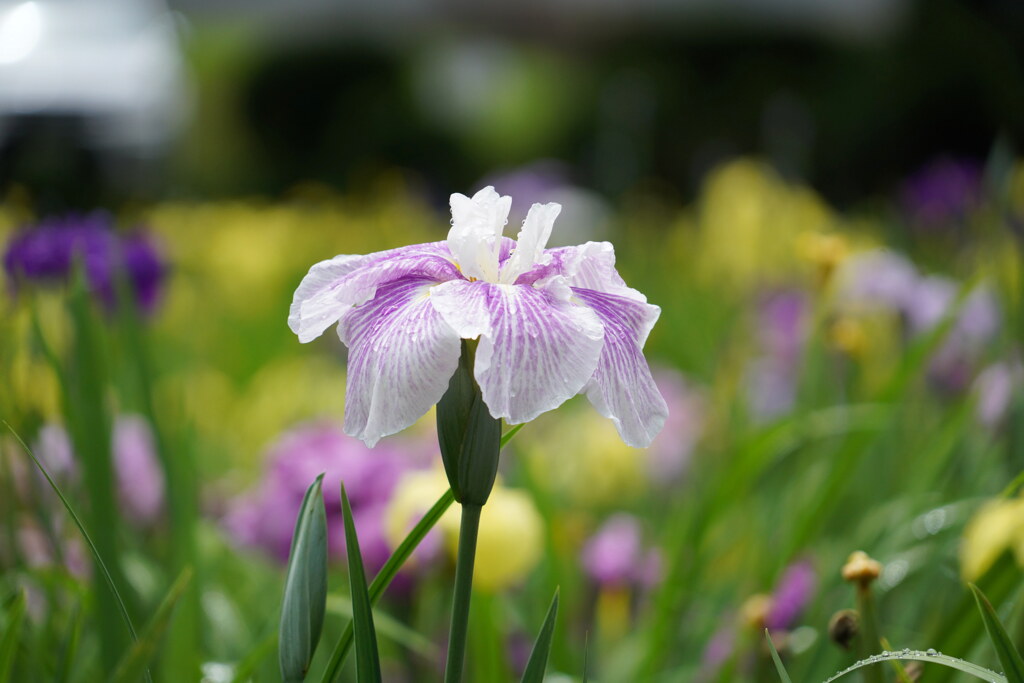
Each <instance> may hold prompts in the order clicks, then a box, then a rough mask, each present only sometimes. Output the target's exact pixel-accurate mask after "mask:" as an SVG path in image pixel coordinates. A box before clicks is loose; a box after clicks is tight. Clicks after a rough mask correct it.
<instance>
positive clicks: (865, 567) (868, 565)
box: [843, 550, 882, 587]
mask: <svg viewBox="0 0 1024 683" xmlns="http://www.w3.org/2000/svg"><path fill="white" fill-rule="evenodd" d="M881 573H882V563H881V562H879V561H878V560H873V559H871V558H870V557H868V554H867V553H866V552H864V551H863V550H858V551H856V552H854V553H852V554H851V555H850V557H849V559H847V560H846V564H844V565H843V580H845V581H849V582H850V583H856V584H859V585H860V586H861V587H866V586H869V585H871V582H872V581H874V580H875V579H877V578H878V577H879V575H880V574H881Z"/></svg>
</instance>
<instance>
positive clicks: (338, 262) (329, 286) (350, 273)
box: [288, 242, 461, 343]
mask: <svg viewBox="0 0 1024 683" xmlns="http://www.w3.org/2000/svg"><path fill="white" fill-rule="evenodd" d="M404 277H424V278H430V279H432V280H434V281H436V282H444V281H445V280H450V279H453V278H458V277H461V275H459V271H458V268H456V266H455V264H454V263H453V261H452V256H451V252H450V251H448V247H447V245H446V244H445V243H444V242H429V243H427V244H415V245H412V246H409V247H400V248H398V249H389V250H387V251H378V252H375V253H373V254H367V255H365V256H349V255H341V256H335V257H334V258H333V259H330V260H329V261H322V262H320V263H318V264H316V265H315V266H313V267H312V268H310V270H309V273H308V274H307V275H306V277H305V278H303V280H302V282H301V283H300V284H299V287H298V289H296V290H295V296H294V297H293V299H292V305H291V309H290V311H289V314H288V326H289V327H290V328H291V329H292V331H293V332H295V334H297V335H298V336H299V341H301V342H303V343H305V342H308V341H312V340H313V339H315V338H317V337H319V336H320V335H321V334H323V332H324V330H326V329H327V328H328V327H330V326H331V324H332V323H335V322H337V321H338V320H340V319H341V317H342V316H343V315H345V313H346V312H348V310H349V309H351V308H352V306H355V305H358V304H361V303H363V302H365V301H368V300H369V299H371V298H373V297H374V296H375V295H376V293H377V287H379V286H380V285H383V284H386V283H388V282H392V281H394V280H397V279H400V278H404Z"/></svg>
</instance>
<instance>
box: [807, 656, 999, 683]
mask: <svg viewBox="0 0 1024 683" xmlns="http://www.w3.org/2000/svg"><path fill="white" fill-rule="evenodd" d="M893 660H904V661H915V662H925V663H928V664H940V665H942V666H944V667H947V668H949V669H954V670H956V671H962V672H963V673H965V674H970V675H971V676H974V677H975V678H980V679H981V680H983V681H989V682H990V683H1007V681H1006V677H1005V676H1002V675H1000V674H997V673H996V672H995V671H991V670H990V669H986V668H985V667H983V666H978V665H977V664H972V663H971V662H965V661H964V660H962V659H957V658H956V657H950V656H949V655H944V654H942V653H939V652H936V651H935V650H928V651H927V652H924V651H922V650H902V651H900V652H890V653H888V654H877V655H872V656H871V657H869V658H868V659H862V660H860V661H859V662H856V663H854V664H851V665H850V666H848V667H846V668H845V669H843V670H842V671H840V672H839V673H837V674H836V675H834V676H832V677H831V678H828V679H826V680H825V681H823V682H822V683H832V681H838V680H839V679H840V678H843V677H844V676H847V675H849V674H852V673H853V672H854V671H857V670H858V669H863V668H864V667H866V666H871V665H873V664H880V663H882V662H889V661H893Z"/></svg>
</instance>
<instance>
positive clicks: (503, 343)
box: [431, 281, 604, 424]
mask: <svg viewBox="0 0 1024 683" xmlns="http://www.w3.org/2000/svg"><path fill="white" fill-rule="evenodd" d="M559 285H560V286H559ZM431 300H432V301H433V304H434V307H435V308H436V309H437V310H438V311H439V312H440V314H441V315H442V316H443V317H444V319H445V321H446V322H447V323H448V324H449V325H450V326H451V327H452V328H453V329H454V330H455V331H456V333H458V335H459V336H460V337H462V338H463V339H474V338H477V337H479V338H480V343H479V346H478V347H477V351H476V365H475V367H474V375H475V377H476V380H477V382H478V383H479V384H480V389H481V391H482V394H483V398H484V402H485V403H486V404H487V407H488V408H489V409H490V413H491V415H492V416H494V417H501V418H504V419H505V420H506V421H508V422H509V423H511V424H518V423H520V422H528V421H529V420H532V419H533V418H535V417H537V416H538V415H540V414H541V413H544V412H546V411H548V410H553V409H554V408H557V407H558V406H559V405H561V404H562V403H563V402H565V401H566V400H567V399H569V398H571V397H573V396H575V395H576V394H577V393H579V392H580V390H581V389H582V388H583V386H584V385H585V384H586V383H587V381H588V380H589V379H590V377H591V376H592V375H593V374H594V370H595V368H596V367H597V360H598V357H599V355H600V353H601V346H602V338H603V335H604V331H603V329H602V326H601V323H600V321H599V320H598V318H597V316H596V315H595V314H594V312H593V311H591V310H589V309H588V308H586V307H585V306H578V305H575V304H573V303H571V302H570V301H569V290H568V288H567V287H565V285H564V283H551V284H549V285H548V286H544V287H524V286H519V285H503V284H492V283H488V282H465V281H452V282H446V283H444V284H442V285H439V286H437V287H436V288H434V289H433V290H432V292H431Z"/></svg>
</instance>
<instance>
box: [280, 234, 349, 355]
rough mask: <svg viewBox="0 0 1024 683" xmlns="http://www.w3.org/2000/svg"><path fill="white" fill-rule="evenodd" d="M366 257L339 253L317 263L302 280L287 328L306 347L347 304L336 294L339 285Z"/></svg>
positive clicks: (290, 310) (336, 318)
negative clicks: (339, 299)
mask: <svg viewBox="0 0 1024 683" xmlns="http://www.w3.org/2000/svg"><path fill="white" fill-rule="evenodd" d="M365 258H366V257H365V256H353V255H349V254H342V255H340V256H335V257H334V258H332V259H329V260H327V261H321V262H320V263H317V264H316V265H314V266H313V267H312V268H310V269H309V272H308V273H307V274H306V277H304V278H302V282H300V283H299V287H298V289H296V290H295V296H294V297H292V305H291V308H290V309H289V311H288V327H290V328H291V329H292V332H294V333H295V334H297V335H298V336H299V341H300V342H302V343H303V344H305V343H306V342H310V341H313V340H314V339H316V338H317V337H319V336H320V335H321V334H323V333H324V330H326V329H327V328H328V327H330V326H331V325H332V324H333V323H335V322H337V321H338V318H340V317H341V316H342V314H343V313H344V312H345V309H347V308H348V304H345V303H343V302H341V301H338V297H337V296H336V295H335V290H336V289H337V286H338V283H339V282H341V281H342V279H343V278H344V277H345V276H346V275H348V274H349V273H351V272H352V271H353V270H355V269H356V268H358V267H359V264H360V263H362V261H363V260H364V259H365Z"/></svg>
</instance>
